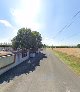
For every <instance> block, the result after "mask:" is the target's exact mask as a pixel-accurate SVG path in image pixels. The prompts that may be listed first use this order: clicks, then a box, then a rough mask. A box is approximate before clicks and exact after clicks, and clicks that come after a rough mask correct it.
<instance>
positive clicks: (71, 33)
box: [0, 0, 80, 45]
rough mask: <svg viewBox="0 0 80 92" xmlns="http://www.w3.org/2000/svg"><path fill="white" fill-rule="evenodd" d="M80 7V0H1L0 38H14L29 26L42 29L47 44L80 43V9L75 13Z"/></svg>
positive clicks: (8, 40)
mask: <svg viewBox="0 0 80 92" xmlns="http://www.w3.org/2000/svg"><path fill="white" fill-rule="evenodd" d="M78 11H80V0H0V42H10V41H11V39H12V38H13V37H14V36H15V35H16V34H17V31H18V29H19V28H21V27H28V28H31V29H32V30H33V31H34V30H36V31H39V32H40V33H41V35H42V37H43V41H42V42H43V43H45V44H48V45H76V44H78V43H80V13H78V15H77V16H76V17H75V18H72V17H73V16H74V15H75V14H76V13H77V12H78ZM73 21H74V22H73ZM71 22H73V23H72V24H71V26H70V27H69V28H66V29H65V30H63V31H62V32H61V33H59V34H57V33H58V32H59V31H60V30H61V29H62V28H63V27H64V26H65V25H66V24H70V23H71Z"/></svg>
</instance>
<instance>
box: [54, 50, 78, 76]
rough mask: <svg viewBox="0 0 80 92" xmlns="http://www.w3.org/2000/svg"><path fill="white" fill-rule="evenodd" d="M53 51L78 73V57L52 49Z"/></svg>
mask: <svg viewBox="0 0 80 92" xmlns="http://www.w3.org/2000/svg"><path fill="white" fill-rule="evenodd" d="M53 53H54V54H55V55H56V56H57V57H59V58H60V60H61V61H63V62H64V63H66V64H67V65H68V66H69V67H70V68H71V69H72V70H73V71H74V72H75V73H76V74H78V75H80V58H78V57H75V56H73V55H68V54H66V53H62V52H59V51H55V50H53Z"/></svg>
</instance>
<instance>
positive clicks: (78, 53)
mask: <svg viewBox="0 0 80 92" xmlns="http://www.w3.org/2000/svg"><path fill="white" fill-rule="evenodd" d="M53 50H55V51H59V52H62V53H66V54H68V55H72V56H75V57H79V58H80V49H79V48H54V49H53Z"/></svg>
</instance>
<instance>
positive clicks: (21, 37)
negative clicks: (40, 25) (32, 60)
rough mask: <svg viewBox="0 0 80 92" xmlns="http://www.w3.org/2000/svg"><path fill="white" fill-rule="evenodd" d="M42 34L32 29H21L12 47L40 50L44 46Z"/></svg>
mask: <svg viewBox="0 0 80 92" xmlns="http://www.w3.org/2000/svg"><path fill="white" fill-rule="evenodd" d="M41 41H42V37H41V34H40V33H39V32H37V31H31V29H27V28H21V29H19V30H18V32H17V36H15V37H14V38H13V39H12V47H13V48H14V49H17V48H21V49H23V48H26V49H30V48H39V47H41V46H42V42H41Z"/></svg>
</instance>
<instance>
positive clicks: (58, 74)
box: [0, 50, 80, 92]
mask: <svg viewBox="0 0 80 92" xmlns="http://www.w3.org/2000/svg"><path fill="white" fill-rule="evenodd" d="M0 92H80V77H79V76H77V75H76V74H75V73H74V72H73V71H72V70H70V69H69V68H68V67H67V65H66V64H64V63H62V62H61V61H60V60H59V59H58V58H57V57H56V56H55V55H53V53H52V52H50V51H48V50H44V51H43V52H42V53H40V54H38V55H36V58H31V59H30V60H29V61H25V62H23V63H22V64H20V65H19V66H17V67H15V68H13V69H11V70H10V71H8V72H7V73H5V74H3V75H2V76H0Z"/></svg>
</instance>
